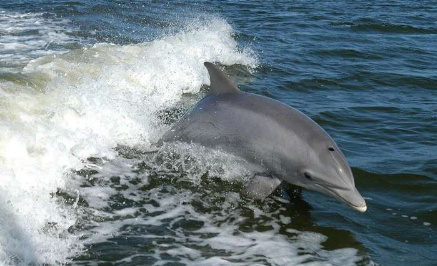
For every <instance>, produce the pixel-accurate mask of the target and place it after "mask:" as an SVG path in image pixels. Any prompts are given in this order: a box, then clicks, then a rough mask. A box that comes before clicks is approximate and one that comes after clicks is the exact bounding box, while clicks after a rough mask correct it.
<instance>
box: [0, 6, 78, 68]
mask: <svg viewBox="0 0 437 266" xmlns="http://www.w3.org/2000/svg"><path fill="white" fill-rule="evenodd" d="M0 22H1V24H2V26H1V27H0V71H12V72H18V71H20V70H21V68H22V67H23V66H25V65H26V64H27V63H28V62H29V60H31V59H35V58H39V57H41V56H44V55H49V54H54V53H60V52H66V51H68V50H69V49H71V48H75V47H76V48H77V47H78V46H77V43H78V42H79V40H77V39H75V38H73V37H71V34H70V33H71V32H72V31H73V30H72V29H71V28H70V27H69V26H68V25H69V21H67V20H63V19H54V18H48V17H46V16H44V14H43V13H19V12H11V11H5V10H0Z"/></svg>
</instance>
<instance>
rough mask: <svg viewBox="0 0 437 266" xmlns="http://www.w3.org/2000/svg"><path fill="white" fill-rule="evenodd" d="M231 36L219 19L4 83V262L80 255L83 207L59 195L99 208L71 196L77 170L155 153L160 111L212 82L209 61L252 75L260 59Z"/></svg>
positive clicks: (52, 64) (48, 62) (0, 173)
mask: <svg viewBox="0 0 437 266" xmlns="http://www.w3.org/2000/svg"><path fill="white" fill-rule="evenodd" d="M2 16H3V17H5V16H6V15H5V14H4V13H2ZM7 16H8V17H9V18H10V19H11V20H14V19H23V20H24V21H26V23H28V24H29V25H30V24H34V25H35V27H40V28H41V29H43V28H44V27H46V25H47V24H46V23H36V22H35V21H38V20H39V19H40V18H39V17H38V16H36V15H35V16H33V15H23V16H21V17H20V16H18V15H14V14H12V15H10V14H9V15H7ZM39 24H41V25H39ZM43 24H44V25H43ZM11 25H12V24H11ZM38 25H39V26H38ZM56 25H57V24H56ZM38 29H39V28H38ZM3 30H4V29H3ZM6 30H9V29H6ZM233 34H234V33H233V30H232V28H231V26H230V25H229V24H228V23H227V22H226V21H224V20H222V19H219V18H217V19H212V20H211V21H210V22H208V23H191V24H189V25H188V26H187V27H186V29H184V30H182V31H181V32H179V33H176V34H172V35H168V36H163V37H162V38H160V39H157V40H155V41H152V42H147V43H141V44H137V45H125V46H118V45H113V44H96V45H94V46H92V47H85V48H82V49H78V50H72V51H69V52H67V53H63V54H57V53H51V54H50V55H48V56H44V57H40V58H38V59H36V60H33V61H31V62H29V63H28V64H27V65H26V67H25V68H24V69H23V70H22V71H21V73H20V75H19V76H15V77H14V79H13V81H9V80H3V81H1V82H0V95H1V97H0V118H1V120H0V124H1V129H2V130H1V131H0V192H1V193H0V211H1V213H2V215H1V216H0V223H1V225H2V226H1V228H0V261H3V262H4V264H6V265H28V264H30V263H36V264H43V263H49V264H54V263H64V262H68V261H69V258H71V257H74V256H75V255H77V254H79V253H80V252H81V250H82V249H83V246H82V244H81V242H80V241H79V238H80V235H79V234H72V233H69V232H68V230H69V228H71V226H72V225H74V224H75V223H76V222H77V212H78V210H77V209H75V207H77V205H66V204H65V203H63V202H62V201H61V200H60V199H59V197H57V196H56V192H57V191H63V190H72V191H73V192H75V191H77V194H78V195H83V196H86V194H87V193H88V194H89V195H93V196H94V197H97V198H98V197H100V201H99V202H102V201H103V200H104V199H105V197H106V195H108V194H107V193H105V189H104V188H97V189H96V190H95V191H91V190H90V189H88V190H86V189H83V190H81V188H80V185H78V186H77V187H72V186H74V182H72V181H71V179H72V178H71V173H72V171H75V170H80V169H82V168H83V167H85V166H86V164H87V163H86V159H87V158H89V157H99V158H105V159H107V160H111V159H114V158H115V156H116V152H115V151H114V148H115V147H116V146H117V145H127V146H135V145H136V146H138V145H140V146H143V147H148V146H150V144H151V143H152V142H153V141H154V140H156V139H157V138H158V137H159V135H160V134H161V133H162V130H164V129H165V126H163V125H162V124H161V123H160V122H159V121H158V119H157V118H156V114H157V112H159V111H160V110H164V109H165V108H169V107H171V106H174V105H175V104H176V103H177V102H178V101H180V99H181V97H182V95H183V94H184V93H197V92H198V91H199V89H200V88H201V86H202V85H205V84H208V83H209V78H208V74H207V71H206V69H205V68H204V67H203V62H205V61H212V62H219V63H221V64H224V65H233V64H242V65H246V66H249V67H255V66H256V65H257V59H256V57H255V56H254V54H253V52H252V51H251V50H250V49H242V48H239V47H238V44H237V42H236V41H235V40H234V39H233ZM47 36H51V33H47ZM55 37H56V38H57V39H58V40H59V38H58V37H59V36H55ZM61 40H62V38H61ZM67 41H68V40H67ZM22 45H29V46H34V45H39V46H42V43H41V44H39V43H38V44H33V43H29V44H27V43H26V42H22ZM8 47H9V46H8ZM24 48H25V47H24ZM24 48H23V49H24ZM11 49H12V48H11ZM20 49H21V48H20ZM41 53H45V52H41ZM31 58H32V57H30V58H28V59H31ZM74 195H76V193H74ZM96 204H97V203H96ZM96 208H98V206H96Z"/></svg>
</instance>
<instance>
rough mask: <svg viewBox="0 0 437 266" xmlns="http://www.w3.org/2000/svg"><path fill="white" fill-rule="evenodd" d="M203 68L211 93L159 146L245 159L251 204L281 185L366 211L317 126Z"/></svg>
mask: <svg viewBox="0 0 437 266" xmlns="http://www.w3.org/2000/svg"><path fill="white" fill-rule="evenodd" d="M205 66H206V68H207V69H208V72H209V76H210V79H211V86H210V93H209V94H208V95H207V96H205V97H204V98H203V99H202V100H200V101H199V102H198V103H197V104H196V105H195V106H194V107H193V109H192V110H191V111H190V112H188V113H187V114H185V116H184V117H183V118H182V119H181V120H180V121H179V122H177V123H176V124H175V125H174V126H173V127H172V128H171V129H170V130H169V131H168V132H167V133H166V134H164V136H163V137H162V138H161V140H160V143H162V142H185V143H197V144H200V145H202V146H205V147H210V148H214V149H220V150H223V151H225V152H227V153H230V154H233V155H235V156H238V157H240V158H243V159H244V160H245V161H247V162H248V163H249V164H250V165H253V172H254V177H253V178H252V179H251V180H250V181H249V184H247V186H246V187H245V193H246V194H247V195H249V196H251V197H254V198H259V199H264V198H265V197H267V196H268V195H270V194H271V193H272V192H273V191H274V190H275V189H276V188H277V187H278V186H279V184H280V183H281V182H282V181H285V182H288V183H290V184H293V185H297V186H300V187H303V188H306V189H310V190H314V191H318V192H321V193H324V194H327V195H330V196H333V197H334V198H336V199H338V200H340V201H342V202H344V203H346V204H348V205H349V206H351V207H352V208H354V209H355V210H358V211H360V212H365V211H366V209H367V206H366V202H365V201H364V199H363V197H362V196H361V195H360V193H359V192H358V190H357V189H356V188H355V182H354V178H353V175H352V172H351V169H350V167H349V164H348V163H347V161H346V158H345V157H344V155H343V154H342V152H341V151H340V149H339V148H338V146H337V144H335V142H334V141H333V140H332V138H331V137H330V136H329V135H328V134H327V133H326V132H325V131H324V130H323V129H322V128H321V127H320V126H319V125H318V124H316V123H315V122H314V121H313V120H311V119H310V118H308V117H307V116H306V115H304V114H303V113H301V112H299V111H298V110H296V109H294V108H292V107H290V106H287V105H285V104H283V103H281V102H279V101H276V100H273V99H270V98H267V97H264V96H260V95H255V94H251V93H246V92H242V91H240V90H239V89H238V88H237V86H236V85H234V83H233V82H232V81H230V80H229V78H228V77H227V76H226V75H225V74H224V73H223V72H222V71H221V70H220V69H219V68H218V67H217V66H215V65H214V64H212V63H209V62H206V63H205Z"/></svg>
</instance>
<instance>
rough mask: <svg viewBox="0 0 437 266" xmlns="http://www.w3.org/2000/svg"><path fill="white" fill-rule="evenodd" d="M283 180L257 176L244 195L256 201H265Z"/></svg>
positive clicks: (248, 185)
mask: <svg viewBox="0 0 437 266" xmlns="http://www.w3.org/2000/svg"><path fill="white" fill-rule="evenodd" d="M281 182H282V180H281V179H279V178H276V177H271V176H262V175H255V176H254V177H253V178H252V179H251V180H250V182H249V184H247V186H246V187H245V188H244V191H243V193H244V194H246V195H248V196H249V197H251V198H254V199H260V200H264V199H265V198H267V197H268V196H269V195H270V194H272V192H273V191H275V189H276V188H277V187H278V186H279V185H280V184H281Z"/></svg>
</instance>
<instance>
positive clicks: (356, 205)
mask: <svg viewBox="0 0 437 266" xmlns="http://www.w3.org/2000/svg"><path fill="white" fill-rule="evenodd" d="M317 186H318V187H319V188H321V190H322V191H323V192H324V193H326V194H329V195H332V196H334V197H335V198H337V199H338V200H340V201H342V202H344V203H346V204H347V205H349V206H351V207H352V208H353V209H355V210H357V211H359V212H365V211H366V210H367V205H366V201H365V200H364V199H363V197H362V196H361V194H360V192H358V190H357V189H356V188H355V187H354V188H353V189H345V188H338V187H335V188H332V187H328V186H324V185H320V184H317Z"/></svg>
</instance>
